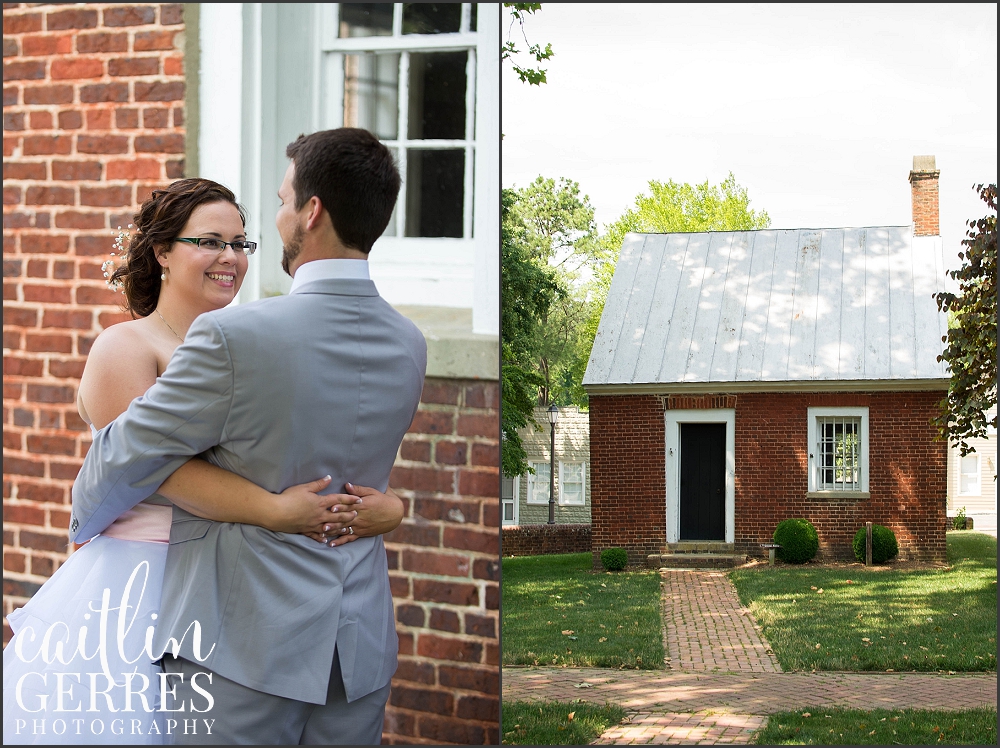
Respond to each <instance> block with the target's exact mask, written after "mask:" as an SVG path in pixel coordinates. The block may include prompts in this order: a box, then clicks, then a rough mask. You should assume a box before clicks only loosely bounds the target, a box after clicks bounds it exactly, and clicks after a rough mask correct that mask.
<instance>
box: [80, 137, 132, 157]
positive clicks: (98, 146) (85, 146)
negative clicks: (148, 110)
mask: <svg viewBox="0 0 1000 748" xmlns="http://www.w3.org/2000/svg"><path fill="white" fill-rule="evenodd" d="M76 149H77V151H78V152H79V153H128V138H127V137H125V136H124V135H78V136H77V139H76Z"/></svg>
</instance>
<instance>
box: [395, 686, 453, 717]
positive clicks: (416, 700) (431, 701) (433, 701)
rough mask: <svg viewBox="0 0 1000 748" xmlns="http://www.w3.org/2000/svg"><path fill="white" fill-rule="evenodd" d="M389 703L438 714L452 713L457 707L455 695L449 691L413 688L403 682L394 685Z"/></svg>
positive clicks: (401, 707)
mask: <svg viewBox="0 0 1000 748" xmlns="http://www.w3.org/2000/svg"><path fill="white" fill-rule="evenodd" d="M389 703H390V704H392V705H393V706H395V707H399V708H400V709H413V710H417V711H421V712H435V713H437V714H451V712H452V710H453V709H454V707H455V701H454V697H453V696H452V695H451V694H450V693H448V692H447V691H439V690H436V689H435V690H431V689H428V688H413V687H412V686H405V685H403V684H399V685H397V686H393V688H392V690H391V691H390V695H389Z"/></svg>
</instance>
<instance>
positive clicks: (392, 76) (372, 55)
mask: <svg viewBox="0 0 1000 748" xmlns="http://www.w3.org/2000/svg"><path fill="white" fill-rule="evenodd" d="M336 12H337V21H336V36H335V37H334V38H330V39H328V41H327V42H326V43H325V44H324V53H325V54H326V55H327V60H326V63H325V65H326V66H327V70H328V73H327V79H328V80H329V81H330V85H333V86H336V87H339V88H340V89H341V90H340V91H337V92H336V93H337V94H340V96H341V97H342V101H343V124H344V126H346V127H363V128H365V129H366V130H370V131H372V132H373V133H375V134H376V135H377V136H378V137H379V139H380V140H381V141H382V142H383V143H385V145H386V146H388V147H389V149H390V150H391V151H392V152H393V155H394V156H395V157H396V160H397V163H398V164H399V170H400V175H401V176H402V180H403V181H402V188H401V189H400V194H399V200H398V202H397V208H396V211H395V212H394V213H393V217H392V219H391V220H390V222H389V226H388V228H387V229H386V231H385V236H396V237H453V238H466V239H469V238H472V236H473V195H472V192H473V183H474V174H473V166H474V158H475V146H476V143H475V122H474V120H475V109H476V85H475V84H476V45H477V43H478V41H477V33H476V27H477V24H476V20H477V19H476V4H475V3H339V4H338V5H337V10H336ZM330 36H331V37H333V35H332V34H331V35H330ZM334 98H338V97H337V96H334Z"/></svg>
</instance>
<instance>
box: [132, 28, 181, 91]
mask: <svg viewBox="0 0 1000 748" xmlns="http://www.w3.org/2000/svg"><path fill="white" fill-rule="evenodd" d="M176 34H177V32H176V31H139V32H137V33H136V35H135V41H134V42H133V44H132V49H134V50H135V51H136V52H152V51H154V50H165V49H173V48H174V36H176ZM136 98H137V99H138V95H137V96H136Z"/></svg>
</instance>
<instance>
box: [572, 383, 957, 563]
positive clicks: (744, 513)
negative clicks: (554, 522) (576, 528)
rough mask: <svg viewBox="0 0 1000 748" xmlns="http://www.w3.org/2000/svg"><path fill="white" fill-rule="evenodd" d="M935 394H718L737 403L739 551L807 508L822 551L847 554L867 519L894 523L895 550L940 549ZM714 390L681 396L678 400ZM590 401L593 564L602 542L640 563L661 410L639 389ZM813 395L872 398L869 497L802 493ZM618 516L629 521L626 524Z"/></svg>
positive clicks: (660, 536)
mask: <svg viewBox="0 0 1000 748" xmlns="http://www.w3.org/2000/svg"><path fill="white" fill-rule="evenodd" d="M943 395H944V393H943V392H880V393H864V394H851V393H831V394H815V393H813V394H810V393H760V394H741V395H738V396H735V397H733V396H730V399H727V400H725V403H726V404H727V406H728V407H733V405H735V408H736V435H735V436H736V455H735V458H736V516H735V525H736V537H735V542H736V550H737V552H742V553H748V554H752V555H759V554H760V547H759V544H760V543H762V542H767V541H770V540H771V536H772V534H773V532H774V528H775V526H776V525H777V523H778V522H780V521H781V520H783V519H787V518H789V517H804V518H806V519H808V520H809V521H810V522H812V523H813V524H814V525H815V526H816V529H817V531H818V533H819V537H820V557H821V558H826V559H852V558H853V554H852V551H851V547H850V543H851V539H852V538H853V536H854V533H855V532H856V531H857V529H858V527H860V526H861V525H863V524H864V522H866V521H871V522H875V523H877V524H882V525H885V526H887V527H889V528H891V529H892V530H893V531H894V532H895V533H896V537H897V539H898V540H899V545H900V559H913V560H920V561H944V560H945V557H946V555H945V534H944V531H945V525H946V522H947V519H946V516H945V505H946V490H947V470H946V462H947V445H946V444H945V443H944V442H941V441H937V440H936V439H935V437H936V431H935V429H934V428H933V427H932V426H931V424H930V419H931V417H932V416H933V415H934V414H935V413H936V412H937V403H938V402H940V400H941V398H942V397H943ZM733 400H735V402H733ZM711 402H712V401H711V399H706V400H705V401H702V402H699V401H698V399H697V398H687V400H686V405H688V406H692V405H693V406H694V407H698V406H699V405H701V406H703V407H708V406H709V405H711ZM590 404H591V410H590V412H591V417H590V428H591V461H592V464H593V485H594V500H593V515H594V520H593V530H592V532H593V536H594V544H593V547H594V554H595V567H596V564H597V561H598V558H599V553H600V550H602V549H603V548H608V547H612V546H615V545H619V546H623V547H626V548H628V551H629V561H630V563H643V562H644V561H645V555H646V554H647V553H653V552H657V551H658V550H659V549H660V547H662V545H663V544H664V542H665V539H666V528H665V518H664V515H665V496H666V490H665V476H664V464H665V463H664V454H663V452H664V434H663V413H662V410H661V409H660V407H659V401H658V400H657V399H656V398H655V397H651V396H645V395H643V396H638V395H637V396H605V397H594V396H591V399H590ZM822 406H866V407H868V408H869V427H868V428H869V493H870V494H871V498H868V499H849V500H844V499H840V500H830V499H814V498H807V496H806V493H807V491H808V473H807V470H808V451H807V449H808V448H807V428H808V421H807V413H808V408H810V407H822ZM657 422H658V425H657ZM636 465H642V466H644V467H642V468H637V467H636ZM630 495H631V496H633V497H634V498H633V499H631V500H630V498H629V497H630ZM630 501H631V502H632V503H635V504H636V506H635V508H634V511H633V514H634V515H635V516H636V520H635V521H632V517H631V516H630V514H629V513H628V505H629V503H630ZM624 517H627V518H628V520H627V521H628V523H629V525H630V527H629V529H628V530H625V531H623V530H622V524H623V521H625V520H624V519H623V518H624ZM648 549H652V550H648Z"/></svg>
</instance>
